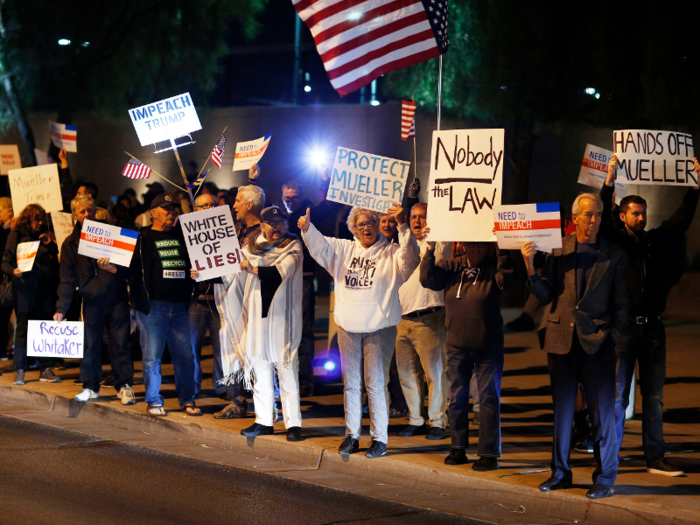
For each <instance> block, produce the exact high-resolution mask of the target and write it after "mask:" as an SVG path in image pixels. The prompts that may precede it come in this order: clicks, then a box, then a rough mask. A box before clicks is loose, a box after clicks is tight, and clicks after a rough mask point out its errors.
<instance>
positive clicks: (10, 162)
mask: <svg viewBox="0 0 700 525" xmlns="http://www.w3.org/2000/svg"><path fill="white" fill-rule="evenodd" d="M21 167H22V161H21V159H20V157H19V148H18V147H17V145H16V144H9V145H5V146H0V175H7V174H8V173H9V171H10V170H18V169H20V168H21Z"/></svg>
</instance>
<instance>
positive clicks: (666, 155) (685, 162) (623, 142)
mask: <svg viewBox="0 0 700 525" xmlns="http://www.w3.org/2000/svg"><path fill="white" fill-rule="evenodd" d="M613 152H614V153H615V155H617V158H618V159H619V162H620V165H619V167H620V169H621V170H624V171H618V174H617V181H618V182H620V183H621V184H643V185H652V184H657V185H662V186H695V185H696V184H697V183H698V175H697V174H696V173H695V172H694V171H693V157H694V155H695V154H694V153H693V137H692V135H688V134H687V133H679V132H676V131H650V130H646V129H625V130H620V131H613ZM621 175H623V176H621Z"/></svg>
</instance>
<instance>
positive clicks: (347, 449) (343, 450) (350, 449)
mask: <svg viewBox="0 0 700 525" xmlns="http://www.w3.org/2000/svg"><path fill="white" fill-rule="evenodd" d="M358 450H360V440H359V439H354V438H353V437H352V436H345V439H344V440H343V442H342V443H341V444H340V446H339V447H338V454H343V455H347V454H354V453H355V452H357V451H358Z"/></svg>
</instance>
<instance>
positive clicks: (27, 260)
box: [17, 241, 40, 272]
mask: <svg viewBox="0 0 700 525" xmlns="http://www.w3.org/2000/svg"><path fill="white" fill-rule="evenodd" d="M39 242H40V241H29V242H21V243H19V244H18V245H17V268H18V269H19V270H21V271H23V272H31V271H32V267H33V266H34V261H35V260H36V253H37V252H38V251H39Z"/></svg>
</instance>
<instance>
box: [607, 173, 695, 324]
mask: <svg viewBox="0 0 700 525" xmlns="http://www.w3.org/2000/svg"><path fill="white" fill-rule="evenodd" d="M613 190H614V188H612V187H610V186H606V185H603V188H602V189H601V190H600V197H601V198H602V199H603V220H602V223H601V225H600V234H601V235H602V236H603V237H605V238H606V239H608V240H610V241H612V242H614V243H615V244H617V245H618V246H620V247H621V248H622V249H623V250H625V252H627V255H628V257H629V267H628V272H627V292H628V293H629V314H630V315H631V316H659V315H661V314H662V313H663V311H664V310H665V309H666V299H667V298H668V292H669V290H670V289H671V286H673V285H674V284H675V283H677V282H678V279H680V275H681V273H682V271H683V268H682V263H683V261H684V256H685V245H684V235H685V232H686V231H687V230H688V228H689V227H690V224H691V223H692V222H693V217H694V215H695V210H696V209H697V207H698V197H699V196H700V190H696V189H693V188H689V189H688V192H687V193H686V194H685V197H684V198H683V202H682V203H681V205H680V207H679V208H678V209H677V210H676V213H674V214H673V215H672V216H671V217H670V218H669V219H667V220H665V221H664V222H663V223H662V224H661V226H659V227H658V228H654V229H653V230H649V231H646V232H642V233H641V234H640V235H638V236H634V235H630V234H629V233H628V232H627V230H626V229H625V226H624V224H622V223H620V221H619V208H618V207H617V206H614V205H613Z"/></svg>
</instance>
